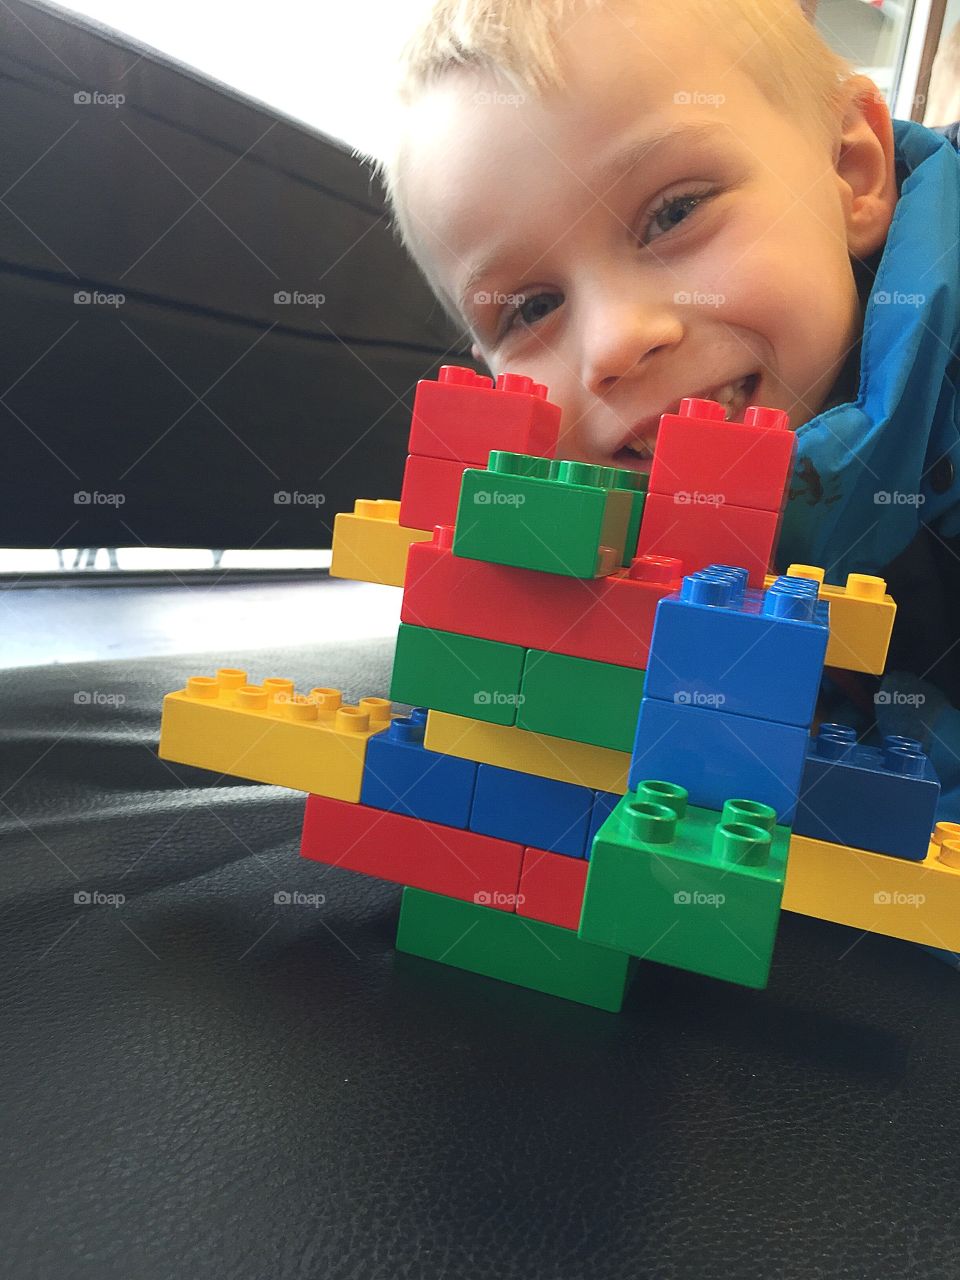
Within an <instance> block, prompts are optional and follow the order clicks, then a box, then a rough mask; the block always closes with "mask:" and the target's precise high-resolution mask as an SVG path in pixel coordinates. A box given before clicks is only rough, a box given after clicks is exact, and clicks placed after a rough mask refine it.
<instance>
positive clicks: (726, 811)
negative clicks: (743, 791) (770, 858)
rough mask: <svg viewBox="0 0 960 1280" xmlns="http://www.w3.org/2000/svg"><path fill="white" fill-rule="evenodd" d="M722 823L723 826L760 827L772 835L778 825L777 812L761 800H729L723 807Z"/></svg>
mask: <svg viewBox="0 0 960 1280" xmlns="http://www.w3.org/2000/svg"><path fill="white" fill-rule="evenodd" d="M720 823H721V825H722V826H741V825H746V826H750V827H759V828H760V829H761V831H769V832H770V834H771V835H772V834H773V829H774V827H775V826H776V825H777V811H776V809H774V808H772V807H771V806H770V805H768V804H761V803H760V801H759V800H728V801H727V802H726V803H725V804H724V806H723V813H722V814H721V816H720Z"/></svg>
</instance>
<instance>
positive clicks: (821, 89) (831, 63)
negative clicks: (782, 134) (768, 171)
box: [375, 0, 854, 322]
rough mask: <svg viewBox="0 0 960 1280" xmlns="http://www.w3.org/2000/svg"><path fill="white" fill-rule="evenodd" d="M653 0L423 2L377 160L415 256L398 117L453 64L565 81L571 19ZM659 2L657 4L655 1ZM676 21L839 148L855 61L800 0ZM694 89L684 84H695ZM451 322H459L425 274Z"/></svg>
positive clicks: (720, 8)
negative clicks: (711, 39)
mask: <svg viewBox="0 0 960 1280" xmlns="http://www.w3.org/2000/svg"><path fill="white" fill-rule="evenodd" d="M651 3H652V0H427V3H426V12H425V13H424V14H423V16H422V18H421V20H420V21H419V23H418V24H417V25H416V27H415V29H414V30H413V32H412V34H411V35H410V36H409V38H408V40H407V41H406V43H405V45H404V47H403V49H402V51H401V53H400V58H399V67H398V77H397V81H396V85H395V99H396V105H397V107H398V109H399V110H398V113H397V116H396V117H395V120H394V132H393V135H392V137H391V138H390V139H389V140H388V142H387V145H386V148H385V154H384V155H382V156H381V157H379V158H378V159H377V160H376V161H375V171H376V173H377V174H378V175H379V177H380V179H381V181H382V182H383V185H384V188H385V191H386V196H387V202H388V206H389V208H390V210H391V212H392V215H393V220H394V233H395V234H396V235H398V237H399V239H400V240H401V242H402V243H403V244H404V245H405V246H406V248H407V250H408V251H409V252H410V254H411V256H412V257H413V258H414V261H418V262H419V258H420V255H418V254H417V252H416V237H415V234H414V229H413V226H412V223H411V219H410V217H409V214H408V211H407V208H406V204H405V200H404V185H403V179H404V173H405V161H406V152H405V143H406V138H405V135H404V130H403V117H404V113H405V111H406V109H407V108H408V107H410V106H411V105H412V104H413V103H414V102H415V101H416V100H417V98H418V97H420V95H422V94H423V93H425V92H426V91H427V90H429V89H430V88H431V87H432V86H433V85H435V84H437V83H438V82H439V81H440V80H442V79H443V77H444V76H445V75H446V74H447V73H449V72H450V71H453V70H455V69H458V68H467V69H470V70H474V71H476V72H477V73H478V74H479V75H484V74H486V75H488V76H492V77H494V78H495V79H497V80H498V81H500V82H505V83H506V84H508V85H510V86H511V87H512V88H513V89H515V90H516V91H518V92H520V93H523V94H528V95H530V96H532V97H534V98H537V99H539V98H542V96H543V95H544V94H545V93H546V92H549V91H552V90H562V89H563V88H564V86H565V80H566V77H565V70H564V67H563V66H562V65H561V62H560V59H559V57H558V51H557V40H558V37H559V36H560V35H562V33H563V31H564V29H565V28H566V27H567V26H569V25H570V24H571V23H572V22H574V21H575V20H576V18H577V17H578V16H579V15H581V14H583V13H585V12H587V11H589V10H595V9H601V8H608V9H611V11H619V12H620V13H621V14H624V15H626V17H627V20H628V21H629V19H630V18H631V17H636V18H638V19H640V20H642V18H643V12H644V9H645V8H647V6H649V5H650V4H651ZM661 7H663V6H661ZM670 9H671V10H672V12H673V14H675V15H676V17H675V20H676V21H686V22H689V23H691V24H692V25H695V26H697V27H706V28H707V29H708V30H711V29H712V30H714V31H715V32H716V33H717V39H718V42H719V43H720V44H722V45H724V46H725V47H727V48H728V49H729V50H730V51H731V52H732V54H733V56H734V57H735V58H736V60H737V63H738V65H739V66H742V67H743V69H744V71H745V72H746V74H747V75H749V76H751V77H752V79H753V80H754V82H755V83H756V85H757V86H758V88H759V89H760V91H761V93H763V94H764V96H765V97H766V98H767V99H768V101H770V102H771V103H772V105H773V106H775V107H777V108H779V109H780V110H783V111H784V112H786V113H787V114H789V115H791V116H793V117H794V118H795V119H799V120H801V121H802V122H803V123H805V124H807V125H809V127H810V129H811V131H812V132H813V133H814V134H819V135H820V136H821V137H822V138H823V139H824V140H825V142H826V143H827V145H828V147H829V148H830V149H831V152H834V151H835V149H836V144H837V138H838V133H839V125H840V120H841V117H842V114H843V107H844V101H845V96H844V84H845V82H846V81H847V80H848V79H849V78H850V77H851V76H852V75H853V74H854V67H853V66H852V64H851V63H850V62H848V61H847V60H846V59H845V58H843V57H841V56H840V55H839V54H837V53H834V51H833V50H832V49H831V48H830V46H829V45H828V44H827V43H826V41H825V40H824V39H823V37H822V36H821V35H820V34H819V32H817V31H816V30H815V28H814V26H813V24H812V22H811V21H810V20H809V19H808V17H807V16H806V14H805V12H804V10H803V9H802V8H801V4H800V0H682V3H681V4H677V3H676V2H675V0H671V3H670ZM698 87H699V86H691V88H698ZM419 265H420V267H421V270H423V271H424V273H425V275H426V276H427V279H428V281H429V282H430V283H431V285H432V287H433V288H434V290H435V292H437V293H438V296H440V299H441V301H442V302H443V303H444V306H445V308H446V310H447V311H448V312H449V313H450V315H451V318H453V319H455V320H461V322H462V318H461V317H459V316H457V314H456V312H455V311H454V310H451V305H452V304H451V302H450V300H449V299H447V298H445V297H444V296H443V291H442V290H440V289H439V288H438V286H437V284H436V282H435V281H432V280H430V272H429V269H428V268H427V266H426V264H424V263H422V262H419Z"/></svg>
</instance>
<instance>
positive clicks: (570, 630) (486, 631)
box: [400, 528, 682, 669]
mask: <svg viewBox="0 0 960 1280" xmlns="http://www.w3.org/2000/svg"><path fill="white" fill-rule="evenodd" d="M452 546H453V530H452V529H449V528H442V529H437V530H434V539H433V541H432V542H418V543H416V544H415V545H414V546H413V547H412V548H411V551H410V556H409V558H408V560H407V577H406V582H405V586H404V593H403V605H402V609H401V612H400V617H401V618H402V619H403V621H404V622H409V623H413V624H415V625H417V626H424V627H435V628H437V629H438V630H441V631H455V632H459V633H460V634H466V635H479V636H483V637H484V638H486V639H488V640H499V641H500V642H501V643H503V644H520V645H523V646H525V647H527V648H532V649H542V650H549V651H551V652H553V653H565V654H569V655H570V656H571V657H575V658H592V659H595V660H596V661H598V662H613V663H616V664H618V665H620V666H624V667H633V668H640V669H642V668H643V667H645V666H646V665H647V655H648V652H649V646H650V636H651V633H652V631H653V620H654V615H655V612H656V608H657V605H658V604H659V602H660V601H661V600H662V599H663V597H664V596H667V595H670V594H672V593H673V592H674V591H677V590H679V588H680V575H681V571H682V566H681V564H680V562H679V561H678V560H672V559H668V558H663V557H645V558H640V559H637V560H634V562H633V564H632V565H631V566H630V568H629V569H624V570H621V571H619V572H618V573H614V574H611V575H610V576H609V577H606V578H597V579H596V580H594V581H586V580H584V579H579V578H563V577H559V576H556V575H552V574H551V575H549V576H548V575H545V574H542V573H537V572H535V571H533V570H530V569H515V568H510V567H506V566H503V565H498V564H484V563H483V562H481V561H479V560H462V559H460V557H459V556H455V555H454V554H453V551H452Z"/></svg>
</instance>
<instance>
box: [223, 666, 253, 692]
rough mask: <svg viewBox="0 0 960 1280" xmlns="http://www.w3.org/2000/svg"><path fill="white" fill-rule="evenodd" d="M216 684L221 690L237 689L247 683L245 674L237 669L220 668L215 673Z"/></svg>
mask: <svg viewBox="0 0 960 1280" xmlns="http://www.w3.org/2000/svg"><path fill="white" fill-rule="evenodd" d="M217 683H218V684H219V685H220V688H221V689H239V688H240V686H241V685H243V684H246V683H247V673H246V672H245V671H241V670H240V668H239V667H221V668H220V669H219V670H218V672H217Z"/></svg>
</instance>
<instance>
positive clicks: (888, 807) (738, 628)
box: [160, 367, 960, 1010]
mask: <svg viewBox="0 0 960 1280" xmlns="http://www.w3.org/2000/svg"><path fill="white" fill-rule="evenodd" d="M559 418H560V414H559V409H558V408H557V406H555V405H552V404H550V403H549V401H548V400H547V398H546V388H545V387H543V386H542V385H539V384H536V383H533V382H532V381H531V380H530V379H529V378H522V377H518V376H516V375H506V376H504V377H501V378H500V379H498V380H497V382H496V384H494V383H493V382H492V381H491V380H490V379H489V378H484V377H482V376H480V375H478V374H475V373H474V372H473V371H471V370H468V369H460V368H456V367H448V368H445V369H443V370H441V373H440V376H439V378H438V380H437V381H436V382H434V381H430V380H425V381H423V382H421V383H420V384H419V386H418V389H417V396H416V401H415V406H414V414H413V424H412V429H411V436H410V456H409V458H408V463H407V470H406V474H405V479H404V486H403V494H402V498H401V502H400V503H395V502H386V501H371V500H361V501H359V502H358V503H357V504H356V508H355V510H354V512H353V513H352V514H345V515H341V516H338V517H337V522H336V528H335V534H334V552H333V565H332V569H331V572H332V573H333V574H335V575H337V576H343V577H352V578H357V579H362V580H366V581H374V582H384V583H390V584H393V585H397V586H399V585H401V584H402V585H403V588H404V594H403V605H402V611H401V625H400V630H399V634H398V637H397V648H396V656H395V663H394V671H393V680H392V685H391V689H390V699H391V701H392V702H399V703H403V704H407V705H411V706H413V708H414V710H413V711H412V712H411V713H410V714H409V715H395V714H394V713H393V709H392V707H391V701H387V700H386V699H384V698H381V697H370V698H364V699H361V700H360V701H359V703H358V704H357V705H356V706H345V705H343V703H342V699H341V695H340V693H339V691H337V690H333V689H324V688H316V689H313V690H311V691H309V692H307V693H303V694H297V693H296V691H295V690H294V689H293V687H292V685H291V683H290V682H289V681H287V680H282V679H268V680H264V681H263V682H262V684H259V685H250V684H248V683H247V677H246V673H245V672H242V671H238V670H236V669H224V670H222V671H220V672H218V673H217V675H216V676H213V677H203V676H198V677H194V678H192V679H191V680H190V681H189V682H188V685H187V688H186V689H185V690H182V691H179V692H177V693H173V694H170V695H168V697H167V699H166V700H165V703H164V714H163V724H162V728H161V744H160V752H161V755H163V756H164V757H165V758H167V759H171V760H177V761H180V762H182V763H186V764H193V765H198V766H200V767H203V768H208V769H214V770H217V771H218V772H220V773H229V774H235V775H237V776H240V777H245V778H251V779H254V780H257V781H263V782H273V783H277V784H279V785H282V786H288V787H292V788H294V789H296V790H301V791H305V792H307V793H308V798H307V804H306V814H305V819H304V826H303V833H302V843H301V853H302V855H303V856H304V857H307V858H311V859H314V860H316V861H318V862H323V863H327V864H330V865H335V866H339V867H343V868H347V869H351V870H356V871H360V872H363V873H364V874H367V875H373V876H378V877H381V878H383V879H387V880H392V881H396V882H398V883H401V884H403V885H405V886H406V887H405V889H404V893H403V903H402V907H401V912H400V923H399V930H398V935H397V947H398V949H399V950H403V951H407V952H410V953H413V954H415V955H418V956H423V957H426V958H428V959H434V960H442V961H443V962H445V963H447V964H452V965H456V966H459V967H461V968H464V969H468V970H471V971H473V972H477V973H481V974H486V975H488V976H492V977H497V978H501V979H503V980H506V981H509V982H514V983H517V984H519V985H522V986H528V987H533V988H535V989H537V990H540V991H544V992H548V993H550V994H554V995H560V996H564V997H567V998H569V999H573V1000H578V1001H581V1002H584V1003H587V1004H591V1005H594V1006H596V1007H599V1008H603V1009H610V1010H617V1009H619V1008H620V1005H621V1002H622V999H623V995H624V992H625V990H626V987H627V984H628V982H629V979H630V976H631V974H632V972H633V970H634V967H635V965H636V963H637V962H638V960H639V959H641V958H644V959H650V960H654V961H658V962H660V963H664V964H670V965H675V966H679V967H682V968H686V969H690V970H694V971H696V972H701V973H704V974H708V975H711V976H713V977H719V978H723V979H726V980H729V981H734V982H740V983H743V984H745V985H748V986H754V987H761V986H763V985H765V983H766V981H767V976H768V972H769V967H770V960H771V955H772V950H773V944H774V939H775V936H776V929H777V923H778V920H779V915H780V911H781V908H786V909H790V910H794V911H800V912H803V913H805V914H810V915H815V916H818V917H820V918H823V919H828V920H836V921H838V922H840V923H845V924H852V925H855V926H857V927H860V928H865V929H872V930H875V931H878V932H884V933H889V934H891V935H892V936H897V937H904V938H909V939H911V940H913V941H922V942H927V943H930V944H931V945H935V946H943V947H949V948H957V947H958V946H960V916H958V912H957V907H958V905H960V828H957V827H951V826H950V824H939V826H937V828H936V830H935V831H934V833H933V836H932V837H931V828H932V827H933V824H934V814H935V808H936V803H937V798H938V794H939V784H938V783H937V780H936V777H935V775H934V774H933V771H932V769H931V766H930V763H929V760H928V759H927V758H926V756H925V755H924V754H923V752H922V750H921V749H920V746H919V744H918V743H916V742H912V741H909V740H906V739H888V740H886V741H885V743H884V744H883V746H882V748H869V747H863V746H860V745H858V744H857V742H856V739H855V735H853V734H852V731H851V730H849V729H847V728H845V727H844V726H831V725H821V726H820V727H819V731H818V733H817V736H816V737H815V738H814V739H811V737H810V727H811V724H812V722H813V718H814V711H815V706H816V699H817V693H818V690H819V686H820V679H821V675H822V671H823V667H824V663H825V662H826V663H827V664H828V665H832V666H837V667H846V668H849V669H852V670H861V671H869V672H873V673H876V674H879V673H880V672H881V671H882V669H883V664H884V661H885V656H886V650H887V645H888V642H889V637H890V631H891V628H892V624H893V616H894V612H895V605H894V603H893V601H892V600H891V599H890V597H889V596H888V595H886V594H885V584H884V582H883V581H882V579H877V578H871V577H864V576H861V575H851V576H850V578H849V579H848V580H847V583H846V585H845V586H843V587H840V586H834V585H827V584H825V583H824V582H823V576H824V575H823V571H822V570H820V569H818V568H816V567H811V566H799V565H795V566H791V567H790V569H789V570H788V573H787V574H786V575H784V576H781V577H770V576H768V575H767V572H766V570H767V568H768V565H769V562H770V559H771V555H772V552H773V549H774V547H775V545H776V538H777V533H778V529H779V522H780V519H781V516H782V511H783V505H784V501H785V492H786V485H787V482H788V480H789V476H790V471H791V466H792V460H793V449H794V438H793V435H792V433H791V432H790V431H789V429H788V425H787V421H786V417H785V415H784V414H782V413H780V412H779V411H777V410H771V409H765V408H762V407H752V408H750V409H748V410H747V412H746V414H745V415H744V423H743V424H733V423H727V422H725V421H724V417H723V410H722V408H721V406H719V405H716V404H713V403H712V402H709V401H696V400H688V401H684V402H683V404H682V405H681V408H680V411H679V412H678V413H677V414H675V415H664V417H663V419H662V421H661V426H660V432H659V435H658V438H657V445H656V451H655V457H654V461H653V466H652V469H651V473H650V476H649V484H648V483H647V477H646V476H643V475H640V474H639V473H637V472H634V471H628V470H619V469H614V468H606V467H595V466H589V465H586V464H583V463H578V462H571V461H565V460H562V459H557V458H555V457H554V454H555V453H556V445H557V438H558V431H559ZM430 530H433V532H432V533H431V532H430ZM921 883H922V885H923V888H922V890H921V889H920V888H919V886H920V885H921ZM918 898H920V899H921V902H920V903H919V904H918V902H917V901H916V900H917V899H918Z"/></svg>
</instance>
